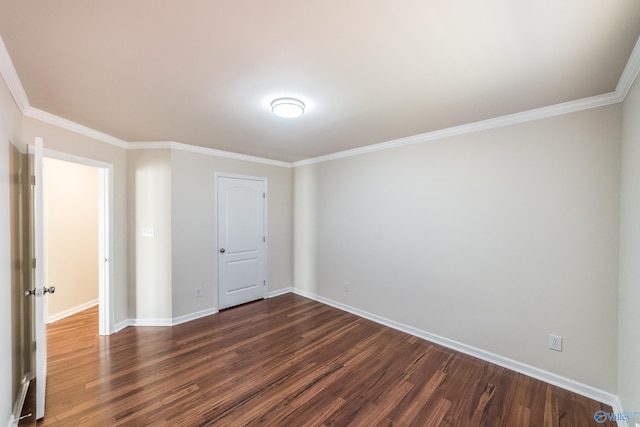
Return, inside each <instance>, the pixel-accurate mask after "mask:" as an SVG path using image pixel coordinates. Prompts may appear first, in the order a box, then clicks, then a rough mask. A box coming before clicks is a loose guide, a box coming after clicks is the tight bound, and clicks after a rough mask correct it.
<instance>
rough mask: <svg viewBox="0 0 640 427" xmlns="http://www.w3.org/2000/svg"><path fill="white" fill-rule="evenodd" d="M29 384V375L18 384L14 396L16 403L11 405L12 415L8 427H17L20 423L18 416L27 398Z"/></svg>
mask: <svg viewBox="0 0 640 427" xmlns="http://www.w3.org/2000/svg"><path fill="white" fill-rule="evenodd" d="M30 383H31V375H30V374H26V375H25V376H24V378H23V379H22V383H21V384H20V390H18V395H17V396H16V401H15V402H14V403H13V413H12V414H11V417H10V418H9V427H17V426H18V422H19V421H20V415H21V414H22V407H23V406H24V400H25V398H26V397H27V392H28V391H29V384H30Z"/></svg>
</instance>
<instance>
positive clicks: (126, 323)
mask: <svg viewBox="0 0 640 427" xmlns="http://www.w3.org/2000/svg"><path fill="white" fill-rule="evenodd" d="M129 326H133V321H132V320H131V319H126V320H123V321H122V322H120V323H118V324H116V325H113V332H111V333H112V334H116V333H118V332H120V331H121V330H123V329H125V328H127V327H129Z"/></svg>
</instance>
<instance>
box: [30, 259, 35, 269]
mask: <svg viewBox="0 0 640 427" xmlns="http://www.w3.org/2000/svg"><path fill="white" fill-rule="evenodd" d="M31 268H36V259H35V258H32V259H31Z"/></svg>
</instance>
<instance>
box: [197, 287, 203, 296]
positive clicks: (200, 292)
mask: <svg viewBox="0 0 640 427" xmlns="http://www.w3.org/2000/svg"><path fill="white" fill-rule="evenodd" d="M201 296H202V288H196V298H200V297H201Z"/></svg>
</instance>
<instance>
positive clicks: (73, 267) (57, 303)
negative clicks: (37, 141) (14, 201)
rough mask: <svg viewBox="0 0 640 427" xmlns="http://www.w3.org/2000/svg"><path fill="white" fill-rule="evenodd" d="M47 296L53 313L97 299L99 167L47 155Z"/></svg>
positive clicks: (45, 165)
mask: <svg viewBox="0 0 640 427" xmlns="http://www.w3.org/2000/svg"><path fill="white" fill-rule="evenodd" d="M43 164H44V181H45V184H44V185H45V191H44V212H45V224H46V233H47V234H46V239H45V242H46V249H45V250H46V254H47V257H46V263H47V265H46V268H45V271H46V278H45V284H46V286H55V287H56V292H55V295H53V296H51V297H49V298H47V299H46V301H47V306H48V316H49V318H58V317H60V316H64V315H65V313H66V314H70V313H73V312H74V309H77V308H78V307H86V306H87V305H88V304H91V303H97V300H98V169H97V168H95V167H92V166H86V165H81V164H77V163H70V162H66V161H62V160H57V159H51V158H45V159H44V161H43Z"/></svg>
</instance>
